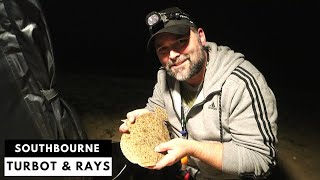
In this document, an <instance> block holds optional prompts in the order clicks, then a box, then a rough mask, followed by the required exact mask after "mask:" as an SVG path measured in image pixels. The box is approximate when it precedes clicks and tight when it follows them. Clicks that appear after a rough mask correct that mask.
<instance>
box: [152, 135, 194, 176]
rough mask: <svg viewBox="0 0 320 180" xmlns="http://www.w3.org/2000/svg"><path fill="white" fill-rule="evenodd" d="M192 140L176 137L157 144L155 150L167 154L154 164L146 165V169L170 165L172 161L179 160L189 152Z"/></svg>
mask: <svg viewBox="0 0 320 180" xmlns="http://www.w3.org/2000/svg"><path fill="white" fill-rule="evenodd" d="M191 143H192V141H188V140H186V139H181V138H176V139H172V140H170V141H168V142H165V143H161V144H159V145H158V146H157V147H156V148H155V151H156V152H166V153H167V154H166V155H165V156H164V157H163V158H162V159H161V160H160V161H159V162H158V163H157V164H156V165H155V166H149V167H146V168H148V169H158V170H159V169H162V168H164V167H166V166H171V165H173V164H174V163H176V162H178V161H180V159H181V158H183V157H184V156H188V155H190V154H191V151H192V146H191V145H190V144H191Z"/></svg>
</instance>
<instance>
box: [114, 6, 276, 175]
mask: <svg viewBox="0 0 320 180" xmlns="http://www.w3.org/2000/svg"><path fill="white" fill-rule="evenodd" d="M146 21H147V24H148V26H149V30H150V34H151V37H150V39H149V42H148V47H149V48H152V49H153V50H154V51H155V52H156V54H157V56H158V58H159V60H160V62H161V64H162V67H161V68H160V69H159V71H158V75H157V83H156V85H155V87H154V90H153V95H152V97H150V98H149V99H148V102H147V104H146V107H145V108H143V109H137V110H134V111H132V112H129V113H128V114H127V118H128V120H129V122H131V123H134V119H135V117H137V116H138V115H141V114H143V113H145V112H148V111H152V110H153V109H154V107H155V106H160V107H163V108H165V109H166V112H167V114H168V128H169V130H170V132H171V136H172V140H170V141H169V142H166V143H162V144H160V145H158V146H157V147H156V148H155V151H157V152H166V155H165V156H164V158H163V159H161V160H160V161H159V162H158V163H157V164H156V165H155V166H153V167H147V168H149V169H162V168H164V167H166V166H171V165H173V164H175V163H177V162H179V161H180V159H182V158H184V157H188V159H187V160H188V162H187V163H188V166H187V172H188V173H189V174H190V175H191V176H192V177H193V178H195V179H219V178H247V177H248V178H265V177H267V176H268V175H269V174H270V172H271V170H272V167H274V166H275V165H276V156H277V150H276V147H275V146H276V143H277V117H278V114H277V107H276V99H275V96H274V94H273V92H272V90H271V89H270V88H269V87H268V84H267V82H266V80H265V78H264V76H263V75H262V74H261V72H259V70H257V69H256V68H255V67H254V66H253V65H252V64H251V63H250V62H249V61H247V60H246V59H244V56H243V55H242V54H240V53H237V52H234V51H233V50H231V49H230V48H228V47H226V46H218V45H217V44H215V43H213V42H207V41H206V36H205V32H204V30H203V29H202V28H198V27H197V26H196V25H195V23H194V22H193V21H192V20H191V18H190V16H189V15H188V14H186V13H184V12H183V11H181V10H180V9H179V8H177V7H171V8H167V9H164V10H162V11H160V12H151V13H150V14H148V15H147V19H146ZM119 130H120V131H121V132H124V133H125V132H127V131H128V127H127V126H126V124H122V125H121V126H120V128H119Z"/></svg>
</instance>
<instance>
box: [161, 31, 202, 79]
mask: <svg viewBox="0 0 320 180" xmlns="http://www.w3.org/2000/svg"><path fill="white" fill-rule="evenodd" d="M155 49H156V53H157V56H158V58H159V60H160V62H161V64H162V66H163V67H165V68H166V70H167V72H168V74H169V75H170V76H172V77H175V78H176V79H177V80H179V81H185V80H188V79H190V78H191V77H193V76H194V75H196V74H198V73H199V72H200V71H201V69H202V67H203V64H204V62H205V53H206V52H205V50H204V47H203V45H202V43H201V41H200V38H199V35H198V34H196V33H194V32H193V31H191V30H190V34H186V35H183V36H181V35H175V34H171V33H161V34H158V35H157V36H156V37H155Z"/></svg>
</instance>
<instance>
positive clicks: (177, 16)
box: [146, 11, 192, 35]
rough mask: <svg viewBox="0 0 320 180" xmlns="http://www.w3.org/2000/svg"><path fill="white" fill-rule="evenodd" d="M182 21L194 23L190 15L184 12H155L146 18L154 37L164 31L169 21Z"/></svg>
mask: <svg viewBox="0 0 320 180" xmlns="http://www.w3.org/2000/svg"><path fill="white" fill-rule="evenodd" d="M181 19H186V20H189V21H190V22H192V21H191V19H190V17H189V15H188V14H186V13H184V12H172V13H161V12H156V11H153V12H151V13H149V14H148V15H147V16H146V23H147V25H148V26H149V31H150V34H151V35H152V34H154V33H155V32H157V31H158V30H160V29H162V28H163V27H164V25H165V24H166V23H167V22H168V21H170V20H181Z"/></svg>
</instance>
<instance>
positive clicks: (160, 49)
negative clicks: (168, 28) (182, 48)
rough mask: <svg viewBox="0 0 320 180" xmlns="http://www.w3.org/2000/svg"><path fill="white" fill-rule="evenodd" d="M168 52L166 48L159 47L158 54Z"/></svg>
mask: <svg viewBox="0 0 320 180" xmlns="http://www.w3.org/2000/svg"><path fill="white" fill-rule="evenodd" d="M168 51H169V48H168V47H161V48H159V49H158V53H160V54H165V53H167V52H168Z"/></svg>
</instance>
